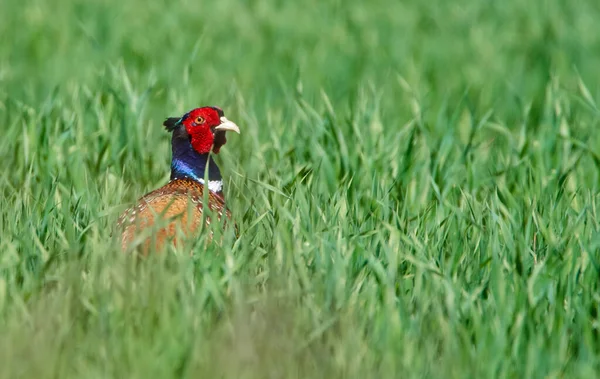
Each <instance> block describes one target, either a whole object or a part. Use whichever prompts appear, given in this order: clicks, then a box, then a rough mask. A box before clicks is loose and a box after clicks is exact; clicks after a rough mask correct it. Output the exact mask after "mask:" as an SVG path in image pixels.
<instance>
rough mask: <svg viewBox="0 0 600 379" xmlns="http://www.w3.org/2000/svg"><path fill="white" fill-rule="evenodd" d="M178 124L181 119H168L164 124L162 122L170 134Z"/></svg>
mask: <svg viewBox="0 0 600 379" xmlns="http://www.w3.org/2000/svg"><path fill="white" fill-rule="evenodd" d="M180 123H181V118H179V117H169V118H167V119H166V120H165V122H163V125H164V126H165V128H166V129H167V130H168V131H169V132H172V131H173V130H175V128H176V127H177V126H179V124H180Z"/></svg>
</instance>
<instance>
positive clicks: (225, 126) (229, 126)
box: [215, 117, 240, 134]
mask: <svg viewBox="0 0 600 379" xmlns="http://www.w3.org/2000/svg"><path fill="white" fill-rule="evenodd" d="M215 130H231V131H233V132H236V133H237V134H240V128H239V127H238V126H237V125H236V124H234V123H233V122H231V121H229V120H228V119H227V118H226V117H221V125H219V126H217V127H215Z"/></svg>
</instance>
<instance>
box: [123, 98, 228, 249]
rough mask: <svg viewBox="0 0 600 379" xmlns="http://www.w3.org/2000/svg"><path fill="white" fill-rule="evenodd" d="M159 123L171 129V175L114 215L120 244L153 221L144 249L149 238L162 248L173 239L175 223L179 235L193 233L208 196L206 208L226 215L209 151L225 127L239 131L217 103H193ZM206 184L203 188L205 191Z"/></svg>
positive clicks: (216, 150) (223, 140) (220, 139)
mask: <svg viewBox="0 0 600 379" xmlns="http://www.w3.org/2000/svg"><path fill="white" fill-rule="evenodd" d="M163 125H164V126H165V128H166V129H167V131H169V132H171V133H172V136H171V149H172V160H171V180H170V181H169V183H168V184H166V185H164V186H163V187H161V188H158V189H156V190H154V191H152V192H150V193H148V194H146V195H144V196H143V197H142V198H140V199H139V200H138V202H137V203H136V204H135V205H134V206H132V207H131V208H129V209H127V210H126V211H125V212H123V214H122V215H121V216H120V217H119V220H118V221H117V226H118V228H119V229H120V230H121V246H122V248H123V250H126V249H127V247H128V246H129V245H130V244H131V242H132V241H133V240H134V239H135V238H136V236H138V235H139V234H140V233H141V232H142V231H144V230H147V229H148V228H151V227H153V226H154V225H155V224H156V223H158V222H160V223H161V224H160V225H157V226H156V227H155V228H156V230H152V231H153V232H154V234H153V235H152V236H149V237H147V238H146V239H145V240H144V241H143V242H142V248H143V251H144V253H145V254H146V253H147V252H148V251H149V249H150V248H151V246H152V245H151V244H153V245H154V248H155V249H156V250H157V251H160V250H162V248H163V247H164V244H165V242H166V241H168V240H173V242H174V243H175V244H177V242H178V241H177V236H178V228H179V229H180V230H181V232H183V235H186V236H189V235H194V234H195V233H196V232H197V231H198V230H199V229H200V227H201V225H202V220H203V209H205V208H204V206H205V204H204V201H205V199H208V204H206V205H207V206H208V208H209V209H210V210H211V212H212V213H213V214H216V215H217V216H218V218H219V219H221V217H222V216H223V214H225V216H226V217H227V218H230V217H231V214H230V212H229V210H228V209H227V208H226V207H225V198H224V196H223V180H222V178H221V173H220V171H219V168H218V167H217V165H216V164H215V162H214V161H213V160H212V158H211V152H212V153H213V154H218V153H219V150H220V149H221V147H222V146H223V145H224V144H225V143H226V142H227V139H226V138H225V132H226V131H234V132H236V133H238V134H239V133H240V129H239V127H238V126H237V125H236V124H234V123H233V122H231V121H229V120H228V119H227V118H225V115H224V114H223V110H222V109H220V108H218V107H201V108H196V109H193V110H191V111H190V112H188V113H186V114H184V115H183V116H182V117H170V118H167V119H166V120H165V121H164V123H163ZM205 175H207V182H205V180H204V178H205ZM205 189H208V193H207V194H205ZM205 195H206V196H205ZM204 216H205V217H204V222H205V223H206V224H209V223H210V218H209V217H206V215H204Z"/></svg>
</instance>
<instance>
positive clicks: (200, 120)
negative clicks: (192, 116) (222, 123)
mask: <svg viewBox="0 0 600 379" xmlns="http://www.w3.org/2000/svg"><path fill="white" fill-rule="evenodd" d="M195 122H196V124H204V118H203V117H202V116H198V117H196V120H195Z"/></svg>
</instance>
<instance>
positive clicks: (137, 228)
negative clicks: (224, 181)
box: [118, 179, 231, 253]
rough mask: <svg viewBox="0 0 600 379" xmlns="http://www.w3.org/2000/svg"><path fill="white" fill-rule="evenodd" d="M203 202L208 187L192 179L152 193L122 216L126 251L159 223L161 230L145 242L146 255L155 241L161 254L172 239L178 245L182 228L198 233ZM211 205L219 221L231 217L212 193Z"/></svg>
mask: <svg viewBox="0 0 600 379" xmlns="http://www.w3.org/2000/svg"><path fill="white" fill-rule="evenodd" d="M203 201H204V186H203V185H202V184H201V183H198V182H197V181H195V180H191V179H176V180H172V181H171V182H169V183H168V184H166V185H165V186H163V187H161V188H159V189H157V190H154V191H152V192H150V193H148V194H147V195H145V196H144V197H142V198H141V199H140V200H139V201H138V202H137V204H136V205H135V206H133V207H131V208H129V209H127V210H126V211H125V212H124V213H123V214H122V215H121V217H119V221H118V227H119V228H120V229H121V230H122V234H121V245H122V248H123V249H124V250H125V249H126V248H127V247H128V246H129V245H130V244H131V243H132V242H133V240H134V239H135V237H136V236H138V235H140V233H142V232H143V230H145V229H146V228H149V227H153V226H154V225H155V224H156V223H157V222H160V223H162V225H161V227H160V229H158V230H156V231H155V234H153V236H149V237H147V238H146V240H145V241H144V242H143V243H142V250H143V251H144V252H146V253H147V252H148V250H149V249H150V247H151V245H150V244H151V243H153V242H154V244H155V245H154V246H155V249H156V250H157V251H159V250H161V249H162V248H163V247H164V243H165V242H166V241H168V240H171V239H173V241H174V242H175V243H176V244H177V228H178V227H179V228H181V231H182V232H183V234H185V235H193V234H195V233H196V232H198V229H199V228H200V225H201V223H202V211H203ZM208 206H209V209H210V210H211V211H212V212H214V214H216V215H217V216H218V218H219V219H221V217H222V215H223V213H225V215H226V217H227V218H230V217H231V215H230V212H229V210H227V208H226V207H225V203H224V201H223V198H222V197H221V196H219V195H217V194H215V193H213V192H210V191H209V192H208ZM158 217H160V221H159V220H158V219H157V218H158ZM190 217H191V218H190ZM205 222H206V223H207V224H209V223H210V217H208V216H207V217H206V219H205Z"/></svg>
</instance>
